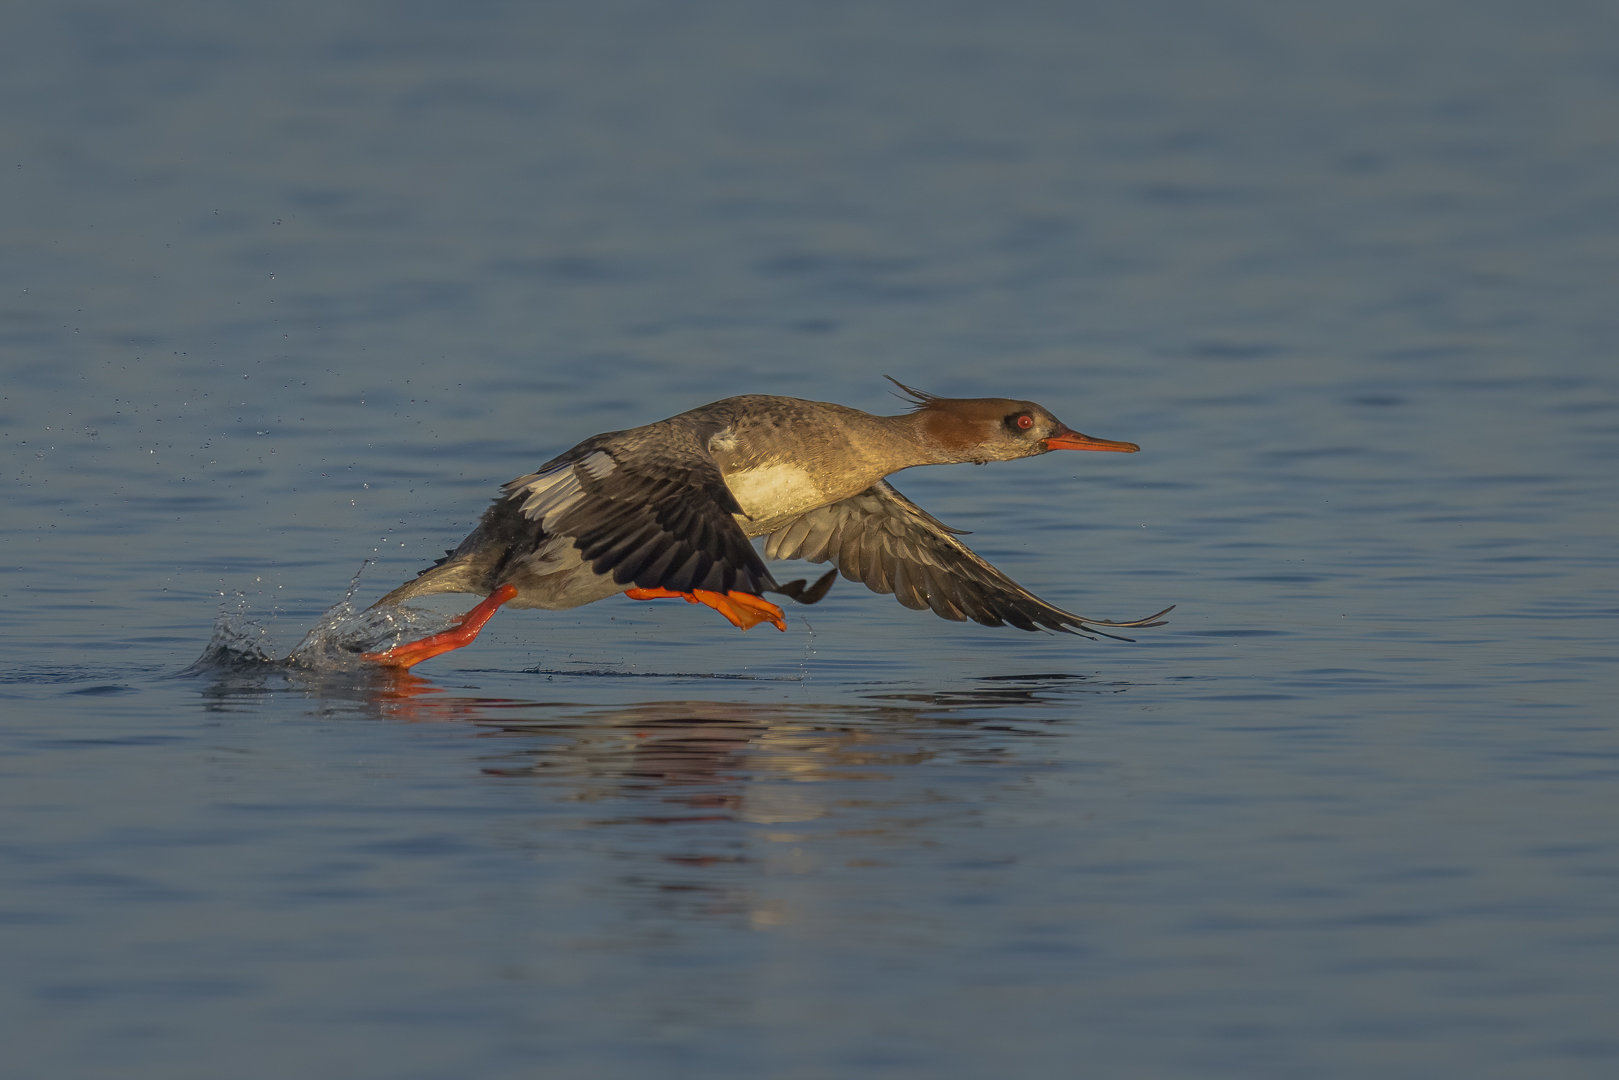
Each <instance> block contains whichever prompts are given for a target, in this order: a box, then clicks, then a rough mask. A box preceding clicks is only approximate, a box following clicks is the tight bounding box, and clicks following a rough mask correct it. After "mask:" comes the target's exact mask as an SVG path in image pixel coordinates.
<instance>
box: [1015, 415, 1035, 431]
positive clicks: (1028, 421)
mask: <svg viewBox="0 0 1619 1080" xmlns="http://www.w3.org/2000/svg"><path fill="white" fill-rule="evenodd" d="M1017 426H1018V427H1020V428H1022V429H1023V430H1024V431H1028V430H1029V429H1030V428H1032V427H1034V417H1032V416H1030V415H1029V414H1028V413H1024V414H1023V415H1022V416H1020V417H1018V418H1017Z"/></svg>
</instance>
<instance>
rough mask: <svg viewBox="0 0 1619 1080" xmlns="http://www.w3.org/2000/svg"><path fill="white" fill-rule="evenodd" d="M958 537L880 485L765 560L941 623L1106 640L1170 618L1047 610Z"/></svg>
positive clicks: (823, 511) (783, 535)
mask: <svg viewBox="0 0 1619 1080" xmlns="http://www.w3.org/2000/svg"><path fill="white" fill-rule="evenodd" d="M955 531H956V530H954V529H951V528H950V527H949V526H947V525H945V524H943V523H942V522H940V521H938V520H937V519H936V518H934V517H933V516H932V515H930V514H928V513H927V512H926V511H925V510H923V509H922V508H921V507H919V506H917V505H916V504H915V503H913V502H911V500H909V499H907V498H906V497H905V496H903V495H901V494H900V493H899V492H898V491H895V490H894V488H893V487H892V485H890V484H889V483H888V482H887V481H886V480H879V481H877V483H875V484H873V485H872V486H871V487H869V488H867V489H866V490H865V491H862V492H861V493H860V494H858V495H855V496H852V497H850V498H847V499H844V500H843V501H842V502H836V503H832V504H831V505H830V506H823V507H820V508H818V509H815V510H811V511H809V512H808V513H806V514H803V515H801V516H799V517H797V518H794V519H793V520H792V521H791V522H789V523H788V524H787V525H785V526H783V527H782V528H780V529H777V530H776V531H775V532H773V533H771V534H770V537H769V539H768V540H766V541H765V558H767V559H807V560H809V561H810V562H826V561H827V560H828V559H830V560H832V563H833V565H835V566H836V567H837V568H838V569H839V570H841V571H842V572H843V576H844V577H846V578H848V579H849V580H850V581H860V582H864V583H865V585H866V587H867V588H868V589H871V590H872V591H873V592H879V593H893V594H894V596H895V598H896V599H898V600H899V602H900V603H902V604H904V605H905V606H906V607H908V608H915V609H917V610H919V611H920V610H921V609H923V608H932V609H933V611H934V612H935V613H936V614H939V615H942V616H944V617H945V618H946V619H953V620H955V621H956V622H964V621H966V620H967V619H971V620H972V621H973V622H976V623H982V624H984V625H985V626H1004V625H1008V624H1010V625H1012V626H1015V627H1017V628H1018V629H1020V630H1039V629H1041V628H1045V629H1048V630H1060V631H1062V632H1063V633H1067V634H1071V633H1074V632H1075V631H1076V630H1079V631H1084V630H1095V632H1096V633H1105V632H1104V631H1101V630H1096V628H1097V627H1099V626H1119V627H1126V626H1137V627H1146V626H1161V625H1163V624H1162V622H1158V621H1154V620H1157V619H1159V617H1160V616H1162V615H1165V614H1167V613H1168V612H1169V611H1171V610H1173V609H1172V608H1165V609H1164V610H1163V611H1160V612H1159V613H1158V614H1157V615H1149V616H1147V617H1146V618H1145V619H1136V620H1135V621H1133V622H1113V621H1112V620H1110V619H1091V618H1087V617H1086V616H1084V615H1075V614H1073V613H1072V612H1068V611H1064V610H1062V609H1061V608H1059V607H1053V606H1052V605H1050V604H1048V603H1046V602H1045V601H1044V600H1042V599H1040V598H1039V597H1038V596H1036V595H1034V594H1033V593H1031V592H1030V591H1029V590H1027V589H1025V588H1024V587H1023V586H1021V585H1019V584H1018V583H1017V582H1015V581H1013V580H1012V579H1011V578H1009V577H1007V576H1006V575H1005V574H1003V573H1001V572H1000V571H999V570H997V569H995V568H994V567H993V566H991V565H990V564H989V563H987V562H985V561H984V560H983V559H981V558H979V556H978V555H977V554H975V553H974V552H973V551H972V550H971V549H969V548H968V547H967V546H966V545H965V544H963V543H962V542H961V541H959V540H957V539H956V538H955V537H954V536H952V535H951V533H952V532H955ZM1106 636H1108V637H1112V636H1114V635H1111V634H1108V635H1106ZM1127 640H1128V639H1127Z"/></svg>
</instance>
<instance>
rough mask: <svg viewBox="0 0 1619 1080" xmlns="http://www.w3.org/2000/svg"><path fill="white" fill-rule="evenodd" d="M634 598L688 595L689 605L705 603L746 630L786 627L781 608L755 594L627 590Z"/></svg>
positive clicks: (631, 597) (646, 598) (657, 598)
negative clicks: (766, 625)
mask: <svg viewBox="0 0 1619 1080" xmlns="http://www.w3.org/2000/svg"><path fill="white" fill-rule="evenodd" d="M624 595H625V596H627V597H629V598H630V599H631V600H662V599H664V598H665V597H672V596H679V597H683V598H685V601H686V603H688V604H706V605H708V606H709V607H711V608H713V609H714V610H715V611H717V612H719V613H720V614H721V615H724V616H725V617H726V618H727V619H730V620H731V625H732V626H735V627H740V628H741V629H743V630H747V629H750V628H751V627H755V626H758V625H759V624H760V623H762V622H767V623H770V624H772V625H773V626H775V628H776V629H777V630H783V631H785V630H786V629H787V620H786V619H784V618H783V617H782V614H781V608H779V607H777V606H776V605H775V604H772V603H771V602H770V601H769V600H766V599H765V598H764V597H762V596H754V595H753V594H752V593H745V592H728V593H717V592H709V591H708V590H707V589H693V590H692V591H691V592H675V591H674V590H672V589H629V590H627V591H626V592H625V593H624Z"/></svg>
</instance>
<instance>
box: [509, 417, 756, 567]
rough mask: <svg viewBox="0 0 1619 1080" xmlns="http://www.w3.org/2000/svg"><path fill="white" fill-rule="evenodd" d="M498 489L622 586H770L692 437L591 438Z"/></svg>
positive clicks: (731, 501)
mask: <svg viewBox="0 0 1619 1080" xmlns="http://www.w3.org/2000/svg"><path fill="white" fill-rule="evenodd" d="M501 491H502V493H503V494H504V495H505V497H506V498H508V499H511V500H514V501H515V502H517V503H518V504H519V507H518V508H519V510H520V512H521V513H522V514H523V516H524V517H526V518H528V519H529V520H530V521H535V522H538V523H539V524H540V526H541V527H542V528H543V529H544V530H545V531H546V532H547V533H550V534H552V535H560V536H568V537H572V538H573V543H574V546H575V547H576V548H578V549H579V553H580V555H581V556H582V557H583V558H584V560H585V561H586V562H588V563H590V564H591V569H593V570H594V571H595V572H596V573H598V574H612V576H613V580H614V581H616V582H617V583H618V584H620V585H633V586H636V587H637V588H642V589H658V588H662V589H671V590H673V591H675V592H691V591H692V590H693V589H707V590H709V591H712V592H720V593H724V592H732V591H737V592H746V593H752V594H754V595H756V596H757V595H758V594H759V593H761V592H763V591H764V590H765V589H769V588H775V586H776V579H775V578H774V577H772V576H771V574H770V571H769V570H768V569H767V568H766V567H765V564H764V562H763V561H762V560H761V559H760V558H759V553H758V552H756V551H755V550H754V549H753V545H752V544H751V543H749V542H748V538H747V536H746V535H745V534H744V533H743V531H742V529H741V527H740V526H739V525H737V523H736V519H735V518H733V517H732V516H731V515H732V514H740V513H741V512H742V508H741V506H739V505H738V504H737V501H736V497H735V496H734V495H732V494H731V490H730V489H729V488H727V487H726V486H725V478H724V477H723V476H722V475H721V474H720V469H719V466H718V465H717V464H715V462H714V459H713V457H712V456H711V455H710V454H709V453H708V451H707V448H706V447H705V446H704V445H703V443H702V442H700V441H699V440H698V438H697V436H696V435H695V434H693V433H690V432H685V431H681V430H676V431H671V432H665V433H663V435H662V437H661V438H660V439H659V441H658V445H657V448H656V452H655V453H654V452H652V451H651V450H650V449H648V448H646V447H644V446H642V445H639V444H637V443H635V442H630V441H626V440H622V439H621V440H617V441H615V440H613V439H612V438H611V437H610V436H598V437H596V438H595V439H589V440H586V441H585V442H583V443H581V444H580V445H579V446H577V447H575V448H574V449H573V450H570V451H569V452H568V453H566V454H564V455H563V456H562V457H560V458H557V459H555V460H553V461H550V462H547V463H546V464H545V465H544V466H542V467H541V469H540V471H539V472H534V473H530V474H528V475H527V476H519V477H518V478H517V479H515V480H513V481H511V482H510V483H509V484H506V485H505V486H504V487H502V488H501Z"/></svg>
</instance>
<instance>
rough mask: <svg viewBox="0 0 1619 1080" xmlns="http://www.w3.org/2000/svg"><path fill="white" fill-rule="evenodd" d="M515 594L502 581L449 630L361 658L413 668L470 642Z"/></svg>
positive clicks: (382, 663) (396, 666)
mask: <svg viewBox="0 0 1619 1080" xmlns="http://www.w3.org/2000/svg"><path fill="white" fill-rule="evenodd" d="M516 595H517V586H515V585H502V586H501V587H500V588H498V589H496V590H495V591H494V592H492V593H490V594H489V596H488V597H487V598H486V599H485V600H484V601H483V602H482V603H481V604H479V605H478V606H477V607H475V608H473V609H472V610H471V611H469V612H467V613H466V614H465V615H462V616H461V617H460V618H459V619H456V620H455V622H454V623H452V624H451V626H450V628H449V629H448V630H441V631H440V632H439V633H437V634H433V635H432V636H431V637H424V638H422V639H421V640H420V641H412V642H410V643H409V644H406V645H395V646H394V647H393V648H391V649H387V650H384V651H383V652H368V653H361V654H360V659H361V660H369V661H371V662H372V663H373V664H381V665H383V666H384V667H394V668H412V667H415V666H416V665H417V664H419V663H421V662H422V661H423V660H428V659H431V658H432V657H435V656H438V655H439V654H440V653H447V652H449V651H450V650H451V649H459V648H461V647H462V646H463V645H471V644H472V642H473V640H474V639H475V638H476V637H477V636H478V631H480V630H482V629H483V624H484V623H486V622H488V621H489V620H490V619H491V618H492V617H493V616H494V614H495V612H497V611H499V610H500V605H502V604H504V603H505V602H506V601H508V600H510V599H511V598H512V597H514V596H516Z"/></svg>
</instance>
